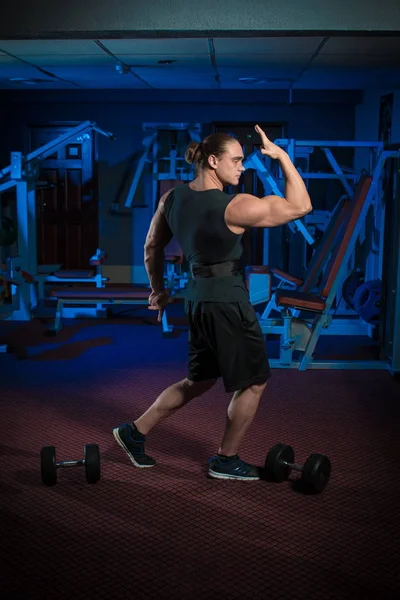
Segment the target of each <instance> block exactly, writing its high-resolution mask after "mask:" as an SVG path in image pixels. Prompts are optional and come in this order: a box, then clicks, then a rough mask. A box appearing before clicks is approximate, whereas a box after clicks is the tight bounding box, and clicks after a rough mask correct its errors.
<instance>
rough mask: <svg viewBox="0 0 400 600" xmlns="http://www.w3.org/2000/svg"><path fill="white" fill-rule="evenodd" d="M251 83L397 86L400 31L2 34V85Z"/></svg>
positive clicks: (201, 86)
mask: <svg viewBox="0 0 400 600" xmlns="http://www.w3.org/2000/svg"><path fill="white" fill-rule="evenodd" d="M162 61H167V62H162ZM170 61H173V62H170ZM249 88H250V89H352V90H354V89H373V88H378V89H383V88H390V89H400V36H393V37H390V36H388V37H387V36H385V37H369V36H368V37H360V36H355V37H346V36H343V37H337V36H335V37H317V36H310V37H303V36H302V37H281V36H280V37H264V38H260V37H258V38H254V37H253V38H251V37H249V38H243V37H241V38H194V39H193V38H191V39H185V38H178V39H177V38H173V39H167V38H166V39H107V40H4V41H1V40H0V90H6V89H14V90H15V89H47V90H48V89H125V90H129V89H133V90H141V89H175V90H176V89H186V90H196V89H225V90H238V89H249Z"/></svg>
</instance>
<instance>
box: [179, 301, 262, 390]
mask: <svg viewBox="0 0 400 600" xmlns="http://www.w3.org/2000/svg"><path fill="white" fill-rule="evenodd" d="M185 306H186V315H187V317H188V321H189V374H188V379H189V380H190V381H204V380H206V379H215V378H218V377H222V379H223V382H224V386H225V390H226V391H227V392H235V391H236V390H241V389H244V388H246V387H249V386H250V385H255V384H262V383H265V382H266V381H267V380H268V379H269V378H270V377H271V370H270V366H269V362H268V358H267V352H266V343H265V339H264V336H263V333H262V331H261V328H260V325H259V323H258V319H257V315H256V313H255V310H254V308H253V306H252V304H250V302H204V301H192V300H187V301H186V303H185Z"/></svg>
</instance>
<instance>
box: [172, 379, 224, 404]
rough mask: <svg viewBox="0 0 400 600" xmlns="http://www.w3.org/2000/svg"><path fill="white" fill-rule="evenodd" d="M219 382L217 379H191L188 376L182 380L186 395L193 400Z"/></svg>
mask: <svg viewBox="0 0 400 600" xmlns="http://www.w3.org/2000/svg"><path fill="white" fill-rule="evenodd" d="M216 383H217V380H216V379H206V380H204V381H191V380H190V379H188V378H187V377H186V378H185V379H183V381H181V385H182V388H183V390H184V392H185V395H187V396H188V398H189V399H190V400H191V399H192V398H197V397H198V396H201V395H202V394H205V393H206V392H208V390H210V389H211V388H212V387H213V386H214V385H215V384H216Z"/></svg>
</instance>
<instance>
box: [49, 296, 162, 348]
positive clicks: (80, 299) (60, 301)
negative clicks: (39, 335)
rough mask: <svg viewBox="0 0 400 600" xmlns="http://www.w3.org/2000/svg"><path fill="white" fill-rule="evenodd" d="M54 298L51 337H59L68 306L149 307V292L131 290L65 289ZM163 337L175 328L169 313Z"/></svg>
mask: <svg viewBox="0 0 400 600" xmlns="http://www.w3.org/2000/svg"><path fill="white" fill-rule="evenodd" d="M50 296H51V297H52V298H57V309H56V317H55V322H54V326H53V327H52V328H50V329H49V330H48V333H49V335H57V333H58V332H59V331H60V330H61V327H62V318H63V308H64V306H66V305H71V304H75V305H87V304H92V305H93V304H96V305H97V304H101V305H111V306H113V305H115V304H131V305H132V304H133V305H137V306H148V304H149V302H148V299H149V292H144V291H143V292H138V291H134V290H132V289H129V288H117V287H115V288H111V287H110V288H65V289H53V290H51V291H50ZM162 328H163V335H164V336H165V337H168V335H169V334H171V333H172V331H173V327H172V326H171V325H169V324H168V319H167V313H166V311H164V314H163V317H162Z"/></svg>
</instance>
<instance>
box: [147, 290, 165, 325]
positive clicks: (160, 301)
mask: <svg viewBox="0 0 400 600" xmlns="http://www.w3.org/2000/svg"><path fill="white" fill-rule="evenodd" d="M169 301H170V300H169V292H168V291H167V290H164V291H162V292H160V293H158V294H155V293H154V292H151V294H150V296H149V306H148V309H149V310H158V317H157V321H158V322H159V323H160V322H161V321H162V317H163V314H164V310H165V307H166V306H167V304H168V303H169Z"/></svg>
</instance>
